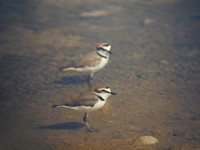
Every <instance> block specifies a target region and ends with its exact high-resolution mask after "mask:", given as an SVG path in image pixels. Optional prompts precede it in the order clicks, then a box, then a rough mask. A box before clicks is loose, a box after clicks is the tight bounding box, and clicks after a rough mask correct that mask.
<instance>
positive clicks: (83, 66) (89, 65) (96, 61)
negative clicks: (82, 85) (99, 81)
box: [61, 43, 112, 81]
mask: <svg viewBox="0 0 200 150" xmlns="http://www.w3.org/2000/svg"><path fill="white" fill-rule="evenodd" d="M96 49H97V51H93V52H90V53H88V54H87V55H84V56H82V57H81V58H80V59H79V60H78V61H77V62H75V63H74V64H73V65H71V66H69V67H63V68H61V70H62V71H69V70H72V71H79V72H85V73H89V76H88V81H90V79H92V77H93V74H94V73H95V72H97V71H99V70H100V69H102V68H103V67H104V66H105V65H106V64H107V63H108V60H109V54H112V53H111V51H110V49H111V45H110V44H108V43H99V44H98V45H97V46H96Z"/></svg>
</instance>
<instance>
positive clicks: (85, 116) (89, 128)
mask: <svg viewBox="0 0 200 150" xmlns="http://www.w3.org/2000/svg"><path fill="white" fill-rule="evenodd" d="M88 115H89V113H85V115H84V117H83V121H84V123H85V127H86V130H87V131H89V132H97V131H98V130H92V129H91V127H90V125H89V123H88V122H87V117H88Z"/></svg>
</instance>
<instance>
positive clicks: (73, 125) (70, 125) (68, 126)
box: [33, 122, 85, 130]
mask: <svg viewBox="0 0 200 150" xmlns="http://www.w3.org/2000/svg"><path fill="white" fill-rule="evenodd" d="M84 126H85V125H84V124H83V123H80V122H65V123H57V124H52V125H47V126H41V127H36V128H33V129H52V130H53V129H55V130H78V129H80V128H83V127H84Z"/></svg>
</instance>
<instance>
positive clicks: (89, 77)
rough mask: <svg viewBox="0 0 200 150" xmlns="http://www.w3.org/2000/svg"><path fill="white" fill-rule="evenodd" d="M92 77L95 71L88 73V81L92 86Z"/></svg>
mask: <svg viewBox="0 0 200 150" xmlns="http://www.w3.org/2000/svg"><path fill="white" fill-rule="evenodd" d="M92 78H93V73H92V74H90V75H88V79H87V81H88V85H89V87H92V84H91V80H92Z"/></svg>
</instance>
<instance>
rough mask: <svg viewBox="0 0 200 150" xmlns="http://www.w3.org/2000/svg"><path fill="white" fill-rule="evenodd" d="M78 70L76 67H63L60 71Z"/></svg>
mask: <svg viewBox="0 0 200 150" xmlns="http://www.w3.org/2000/svg"><path fill="white" fill-rule="evenodd" d="M75 69H76V68H74V67H62V68H60V71H69V70H75Z"/></svg>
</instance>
